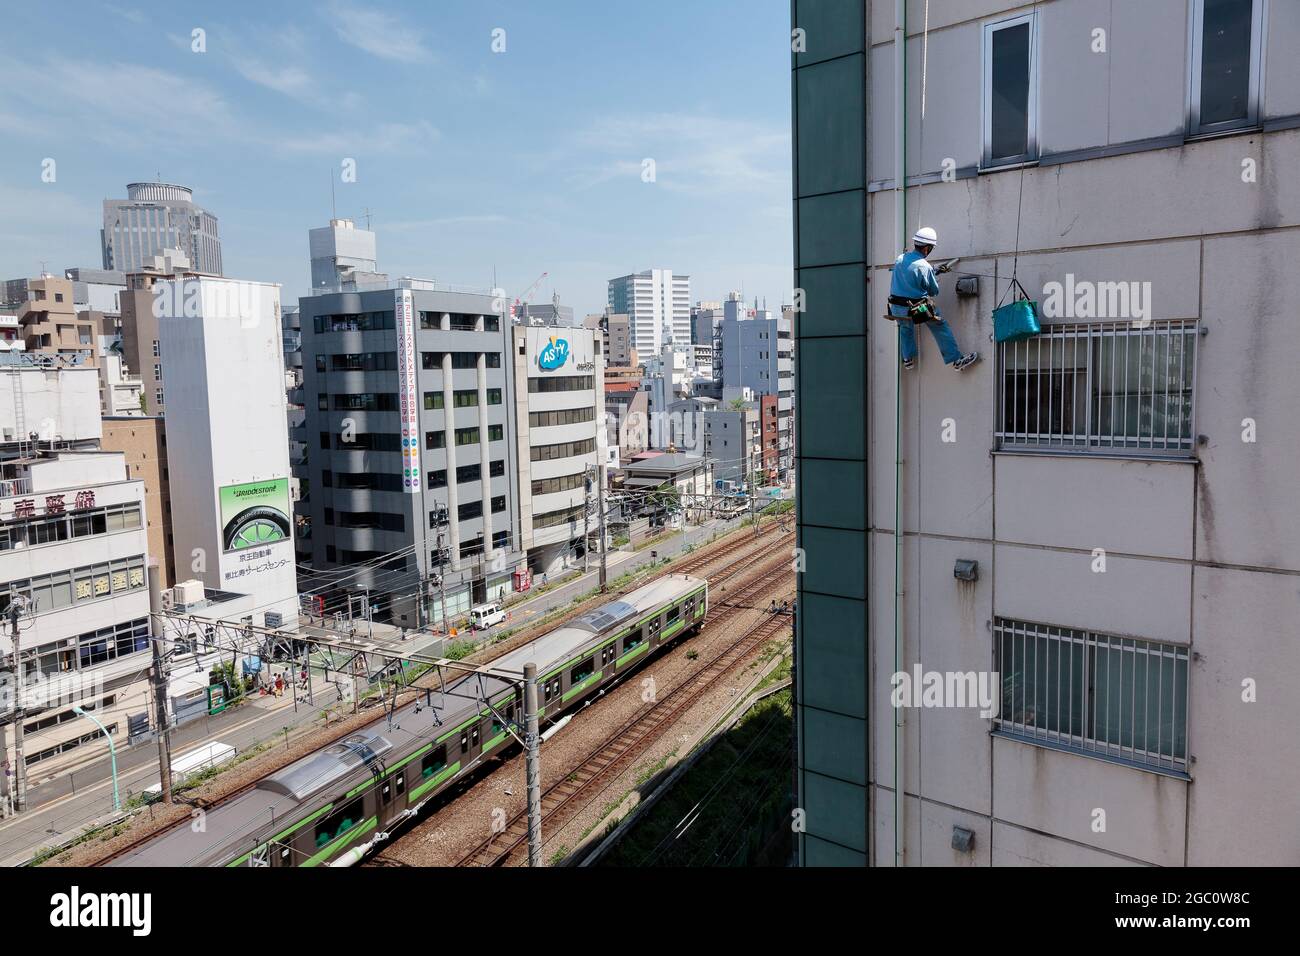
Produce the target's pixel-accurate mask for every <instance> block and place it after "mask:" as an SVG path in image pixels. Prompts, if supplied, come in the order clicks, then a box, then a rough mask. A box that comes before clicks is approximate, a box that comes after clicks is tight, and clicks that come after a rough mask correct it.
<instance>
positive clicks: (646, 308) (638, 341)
mask: <svg viewBox="0 0 1300 956" xmlns="http://www.w3.org/2000/svg"><path fill="white" fill-rule="evenodd" d="M608 285H609V288H608V293H609V296H608V301H607V308H608V311H609V313H610V315H626V316H627V317H628V331H629V335H630V339H631V348H633V349H636V351H637V352H638V353H640V354H641V355H642V356H649V355H658V354H659V353H660V351H661V350H662V349H663V347H664V346H665V345H667V344H669V343H675V344H677V345H681V346H686V345H689V344H690V343H691V277H690V276H684V275H678V274H676V273H674V272H673V271H672V270H671V269H647V270H645V271H644V272H637V273H633V274H631V275H625V276H619V277H618V278H617V279H610V280H609V284H608ZM616 354H617V355H618V357H619V358H621V357H622V353H621V352H619V353H616Z"/></svg>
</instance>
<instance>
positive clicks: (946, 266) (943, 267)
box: [934, 262, 952, 275]
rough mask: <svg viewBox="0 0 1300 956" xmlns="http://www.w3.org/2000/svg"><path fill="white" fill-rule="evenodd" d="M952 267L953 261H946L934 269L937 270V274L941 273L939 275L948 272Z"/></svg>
mask: <svg viewBox="0 0 1300 956" xmlns="http://www.w3.org/2000/svg"><path fill="white" fill-rule="evenodd" d="M951 268H952V263H951V262H945V263H944V264H943V265H941V266H940V267H939V268H937V269H935V270H934V271H935V272H936V273H937V274H939V275H943V274H944V273H945V272H947V271H948V270H949V269H951Z"/></svg>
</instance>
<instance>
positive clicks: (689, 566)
mask: <svg viewBox="0 0 1300 956" xmlns="http://www.w3.org/2000/svg"><path fill="white" fill-rule="evenodd" d="M755 537H757V538H758V539H759V540H761V541H763V542H764V544H763V546H762V547H761V548H760V549H759V550H758V551H757V552H756V553H755V554H754V555H752V556H750V560H749V562H747V565H746V566H742V567H739V568H737V569H736V570H734V571H732V572H731V573H730V574H727V575H726V576H725V577H722V578H719V579H718V584H719V585H721V584H725V583H726V582H727V581H730V580H732V579H733V578H735V577H736V576H738V575H739V574H742V573H745V572H746V571H747V570H749V568H750V567H752V563H753V561H755V560H762V559H764V558H767V557H769V556H771V555H773V554H774V553H776V552H777V551H778V550H781V549H782V548H783V546H784V545H785V544H786V543H788V541H789V540H790V537H789V535H788V533H786V532H782V531H780V530H779V529H776V530H769V531H763V532H761V533H760V534H759V535H757V536H755V535H752V534H744V533H741V534H738V535H736V536H735V538H736V540H734V541H726V542H725V543H724V544H723V545H722V546H721V547H719V548H714V549H712V550H710V551H709V552H708V553H707V554H701V555H697V556H692V557H690V558H689V559H688V560H686V561H685V562H678V563H674V564H671V565H670V566H669V567H668V568H665V569H664V570H663V572H662V573H663V574H692V573H694V572H696V571H698V570H700V569H702V568H706V567H709V566H711V565H714V564H716V563H718V562H719V561H720V560H722V559H724V558H727V557H729V556H731V555H734V554H736V553H738V552H740V551H743V550H744V549H745V548H746V547H750V546H752V545H753V543H754V540H755ZM783 560H784V559H783ZM659 576H660V574H653V575H651V576H650V577H649V578H647V579H646V580H643V581H637V582H633V583H631V584H629V586H628V588H624V589H622V590H620V591H618V592H615V593H612V594H610V595H608V596H607V599H611V600H612V599H613V598H614V597H616V596H617V595H619V594H623V593H625V592H626V591H627V590H629V589H632V588H635V587H640V586H642V585H644V584H645V583H646V581H648V580H654V579H655V578H658V577H659ZM578 613H581V609H578V610H575V612H574V614H578ZM561 624H562V620H561V621H559V622H550V623H548V624H547V628H548V629H550V628H553V627H558V626H561ZM507 652H508V650H507V649H506V648H502V649H501V652H500V654H505V653H507ZM495 656H500V655H494V657H495ZM419 687H420V685H419V684H418V683H417V684H415V685H412V687H411V691H412V695H411V696H412V698H413V697H414V696H415V692H416V691H417V690H418V688H419ZM401 703H405V701H404V700H403V701H401ZM399 705H400V704H399ZM382 719H383V717H382V716H381V715H377V716H376V721H379V720H382ZM355 730H356V728H352V729H351V730H349V731H347V732H348V733H351V732H355ZM340 736H342V733H341V734H340ZM327 745H328V742H327V741H326V742H322V744H321V746H327ZM277 770H278V768H275V769H269V770H267V772H266V773H265V774H262V775H261V776H259V777H257V778H256V779H253V780H250V781H249V782H247V783H245V784H243V785H242V786H239V787H237V788H236V789H234V790H232V791H230V792H229V793H225V794H222V795H221V796H220V797H217V798H213V799H196V800H192V801H185V802H186V803H188V804H189V805H190V806H191V807H192V808H193V809H199V810H203V809H206V808H208V807H212V806H215V805H217V804H218V803H223V802H225V801H227V800H232V799H234V798H235V797H237V796H239V795H240V794H243V793H246V792H247V791H249V790H252V789H253V788H254V787H256V786H257V785H258V784H259V783H260V782H261V781H262V780H263V779H265V778H266V777H267V776H269V775H270V774H272V773H275V772H277ZM188 820H189V817H183V818H181V820H180V821H178V822H177V823H175V824H172V825H170V826H163V827H162V828H161V829H158V830H153V831H150V832H149V833H147V834H143V835H141V837H140V838H139V839H137V840H133V841H131V842H129V843H126V844H124V845H122V846H120V847H117V848H115V849H114V850H112V851H111V852H109V853H107V854H106V855H104V856H102V857H99V858H98V859H96V860H95V861H94V863H93V864H91V865H94V866H103V865H105V864H107V863H110V862H112V861H113V860H115V859H117V858H119V857H121V856H123V855H125V854H127V853H130V852H132V851H133V850H135V849H136V848H138V847H140V846H141V845H143V844H145V843H148V842H149V841H150V840H153V839H155V838H156V837H157V836H159V835H160V834H161V833H164V832H166V831H168V830H170V829H171V828H172V826H180V825H183V824H186V823H187V821H188ZM373 863H374V865H380V866H403V865H405V864H402V863H400V862H397V861H394V860H391V859H389V860H384V861H383V862H381V861H380V860H378V859H376V860H375V861H373Z"/></svg>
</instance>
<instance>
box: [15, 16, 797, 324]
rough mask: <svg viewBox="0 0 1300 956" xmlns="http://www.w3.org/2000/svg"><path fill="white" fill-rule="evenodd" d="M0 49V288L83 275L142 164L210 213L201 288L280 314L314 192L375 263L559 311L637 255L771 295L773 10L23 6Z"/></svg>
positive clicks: (783, 150)
mask: <svg viewBox="0 0 1300 956" xmlns="http://www.w3.org/2000/svg"><path fill="white" fill-rule="evenodd" d="M196 27H197V28H202V29H203V30H204V31H206V44H207V52H205V53H195V52H193V51H192V50H191V36H192V30H193V29H194V28H196ZM497 28H501V29H503V30H504V31H505V44H506V50H505V52H504V53H493V52H492V49H491V44H492V32H493V30H494V29H497ZM5 33H6V34H7V35H8V36H9V37H10V38H19V37H26V38H30V39H32V42H30V43H28V42H26V41H24V42H22V43H12V42H11V43H7V44H5V45H4V49H3V50H0V77H3V81H2V82H0V138H2V139H3V142H4V143H5V146H4V148H3V149H2V150H0V278H14V277H18V276H27V275H34V274H36V273H37V272H39V270H40V267H41V261H42V260H44V261H45V263H46V267H47V268H48V269H49V270H50V271H54V272H57V271H61V270H62V269H64V268H67V267H70V266H75V265H83V266H96V267H97V266H99V264H100V254H99V228H100V225H101V222H102V210H101V205H100V204H101V202H102V200H103V199H104V198H106V197H124V196H125V195H126V183H128V182H134V181H138V180H150V179H155V178H157V177H159V176H161V178H162V180H163V181H165V182H176V183H182V184H185V185H188V186H192V187H193V188H194V190H195V198H196V201H198V202H199V203H201V204H202V205H204V206H206V207H207V208H208V209H210V210H211V211H212V212H213V213H214V214H216V215H217V217H218V218H219V220H220V226H221V237H222V245H223V255H224V258H225V271H226V274H227V275H232V276H237V277H240V278H249V279H259V280H266V281H274V282H280V283H282V284H283V286H284V291H283V297H284V299H285V300H286V301H293V300H294V299H295V298H296V297H297V296H298V295H299V294H301V293H302V292H303V291H304V290H305V289H306V287H307V285H308V256H307V230H308V229H309V228H311V227H314V226H321V225H325V224H326V223H327V222H328V220H329V217H330V183H331V181H333V182H334V184H335V194H336V201H337V207H338V214H339V215H340V216H347V217H352V218H355V219H358V220H359V221H360V220H362V217H363V214H364V210H365V209H366V208H367V207H368V208H369V209H370V211H371V214H372V216H373V219H372V222H373V228H374V229H375V231H376V232H377V233H378V237H379V238H378V243H379V260H380V268H381V269H383V270H385V271H387V272H389V273H390V274H394V275H415V276H420V277H424V278H434V279H437V280H439V281H443V282H448V283H452V284H459V285H470V286H481V287H484V288H486V287H488V286H490V285H491V283H492V277H493V268H494V267H495V269H496V274H497V279H498V283H499V284H500V285H501V286H502V287H504V288H505V289H506V290H507V291H508V292H509V293H510V294H512V295H515V294H519V293H520V292H522V290H523V289H524V288H525V287H526V286H527V285H529V284H530V283H531V282H532V281H533V280H534V279H535V278H537V276H538V275H540V274H541V273H542V272H548V273H550V275H549V277H548V279H547V280H546V282H545V283H544V284H543V286H542V287H541V289H540V290H539V292H538V295H537V296H536V299H535V301H546V300H549V297H550V295H551V293H552V291H556V292H558V293H559V294H560V298H561V301H562V302H563V303H565V304H567V305H570V306H572V307H573V308H574V309H575V312H577V314H578V315H582V314H584V313H586V312H588V311H597V310H599V309H601V308H603V306H604V301H605V280H606V279H609V278H611V277H613V276H616V275H623V274H625V273H627V272H631V271H636V270H641V269H647V268H651V267H659V268H671V269H673V270H674V271H677V272H687V273H689V274H690V275H691V296H692V299H693V300H697V299H719V298H722V297H723V296H724V295H725V293H726V292H727V291H729V290H730V289H733V288H740V289H743V290H744V292H745V294H746V297H747V298H750V299H752V298H753V297H754V296H756V295H757V296H760V297H766V299H767V303H768V305H769V306H770V307H773V308H775V307H777V306H779V305H780V303H781V302H782V301H787V300H788V299H789V295H790V291H789V290H790V288H791V285H792V282H793V277H792V272H791V266H790V259H791V236H790V230H791V219H790V120H789V117H790V103H789V100H790V74H789V4H788V3H787V2H786V0H660V2H657V3H654V4H643V3H639V2H634V0H605V2H602V0H585V2H578V0H548V2H546V3H538V2H536V0H526V2H525V0H520V2H490V0H423V2H407V3H398V2H387V3H385V2H380V0H375V2H365V3H362V2H359V0H358V2H353V0H321V2H317V3H310V4H307V3H301V4H282V3H265V2H263V3H250V2H244V0H225V2H223V3H220V4H212V3H187V2H172V3H165V4H164V3H157V4H152V3H151V4H145V3H132V2H131V0H118V2H117V3H115V4H91V3H83V2H59V0H49V2H44V3H38V4H13V5H11V6H10V7H9V9H8V11H7V13H6V24H5ZM47 157H49V158H53V159H54V160H55V161H56V163H57V167H56V174H57V179H56V181H55V182H54V183H44V182H42V181H41V164H42V161H43V160H44V159H45V158H47ZM344 158H352V159H355V161H356V171H357V176H356V182H355V183H343V182H340V180H339V176H340V163H341V162H342V160H343V159H344ZM646 158H652V159H654V161H655V167H656V169H655V172H656V181H655V182H653V183H646V182H643V181H642V175H641V173H642V162H643V160H644V159H646Z"/></svg>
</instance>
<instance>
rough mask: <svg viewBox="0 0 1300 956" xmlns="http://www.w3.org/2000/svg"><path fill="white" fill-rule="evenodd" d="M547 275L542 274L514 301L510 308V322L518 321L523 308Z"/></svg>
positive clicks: (545, 273) (546, 273) (547, 273)
mask: <svg viewBox="0 0 1300 956" xmlns="http://www.w3.org/2000/svg"><path fill="white" fill-rule="evenodd" d="M548 275H550V273H549V272H543V273H542V274H541V275H539V276H538V277H537V281H536V282H534V283H533V284H532V285H530V286H529V287H528V291H527V292H525V293H524V294H523V295H522V296H520V297H519V298H517V299H515V304H514V305H512V306H511V307H510V318H511V320H512V321H518V320H519V317H520V314H521V313H522V312H523V310H524V307H525V306H527V305H528V300H529V299H531V298H532V297H533V296H534V295H536V293H537V288H538V286H540V285H541V284H542V280H543V279H545V278H546V277H547V276H548Z"/></svg>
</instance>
